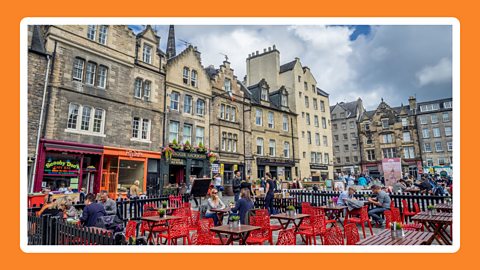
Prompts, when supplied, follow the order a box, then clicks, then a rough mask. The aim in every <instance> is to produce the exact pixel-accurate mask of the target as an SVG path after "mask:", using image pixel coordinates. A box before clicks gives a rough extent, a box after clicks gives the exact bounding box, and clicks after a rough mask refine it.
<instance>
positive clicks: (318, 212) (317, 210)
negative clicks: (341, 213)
mask: <svg viewBox="0 0 480 270" xmlns="http://www.w3.org/2000/svg"><path fill="white" fill-rule="evenodd" d="M311 214H313V215H318V216H324V217H325V224H336V223H337V221H336V220H335V219H327V215H326V214H325V209H323V208H320V207H312V212H311Z"/></svg>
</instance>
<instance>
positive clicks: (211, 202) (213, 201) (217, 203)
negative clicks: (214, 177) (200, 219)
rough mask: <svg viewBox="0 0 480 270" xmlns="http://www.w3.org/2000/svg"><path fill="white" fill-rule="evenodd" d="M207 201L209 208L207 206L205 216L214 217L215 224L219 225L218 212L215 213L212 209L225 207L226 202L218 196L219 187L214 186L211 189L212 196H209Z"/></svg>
mask: <svg viewBox="0 0 480 270" xmlns="http://www.w3.org/2000/svg"><path fill="white" fill-rule="evenodd" d="M207 202H208V203H207V206H208V208H207V213H206V214H205V217H206V218H213V221H214V223H215V226H218V225H219V221H218V215H217V213H214V212H212V211H211V210H212V209H224V208H225V204H224V203H223V202H222V200H220V198H219V197H218V190H217V189H215V188H213V189H212V190H211V192H210V198H208V201H207Z"/></svg>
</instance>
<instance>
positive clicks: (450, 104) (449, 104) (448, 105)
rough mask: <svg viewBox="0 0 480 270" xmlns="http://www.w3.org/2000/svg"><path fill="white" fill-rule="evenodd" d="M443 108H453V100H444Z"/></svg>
mask: <svg viewBox="0 0 480 270" xmlns="http://www.w3.org/2000/svg"><path fill="white" fill-rule="evenodd" d="M443 108H445V109H451V108H452V102H451V101H447V102H444V103H443Z"/></svg>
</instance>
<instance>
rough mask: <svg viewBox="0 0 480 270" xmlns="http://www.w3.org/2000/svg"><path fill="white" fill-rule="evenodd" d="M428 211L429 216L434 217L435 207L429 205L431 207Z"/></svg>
mask: <svg viewBox="0 0 480 270" xmlns="http://www.w3.org/2000/svg"><path fill="white" fill-rule="evenodd" d="M427 210H428V215H429V216H432V215H433V210H435V207H434V206H433V205H429V206H427Z"/></svg>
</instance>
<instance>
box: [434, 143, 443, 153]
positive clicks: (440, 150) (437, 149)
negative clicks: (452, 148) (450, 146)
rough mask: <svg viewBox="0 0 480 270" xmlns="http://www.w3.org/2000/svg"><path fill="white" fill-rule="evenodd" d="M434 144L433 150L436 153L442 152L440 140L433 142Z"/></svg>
mask: <svg viewBox="0 0 480 270" xmlns="http://www.w3.org/2000/svg"><path fill="white" fill-rule="evenodd" d="M438 145H440V148H439V147H437V146H438ZM434 146H435V152H437V153H439V152H443V144H442V142H435V143H434Z"/></svg>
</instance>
